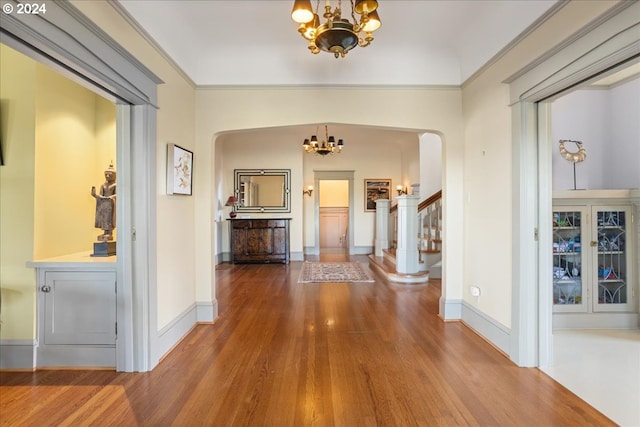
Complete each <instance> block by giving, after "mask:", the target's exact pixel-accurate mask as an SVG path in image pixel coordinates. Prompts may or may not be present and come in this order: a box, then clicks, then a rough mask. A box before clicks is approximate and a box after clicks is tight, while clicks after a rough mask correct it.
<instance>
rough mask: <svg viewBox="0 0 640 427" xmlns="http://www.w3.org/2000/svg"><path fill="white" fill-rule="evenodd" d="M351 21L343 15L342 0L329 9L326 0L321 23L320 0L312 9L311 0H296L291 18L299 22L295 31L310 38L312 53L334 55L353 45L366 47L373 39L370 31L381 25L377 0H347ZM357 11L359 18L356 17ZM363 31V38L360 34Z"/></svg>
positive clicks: (341, 54)
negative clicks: (348, 1) (322, 22)
mask: <svg viewBox="0 0 640 427" xmlns="http://www.w3.org/2000/svg"><path fill="white" fill-rule="evenodd" d="M350 2H351V19H352V20H351V21H350V20H349V19H347V18H343V17H342V0H338V5H337V6H336V8H335V9H334V10H333V12H332V11H331V1H330V0H325V6H324V14H323V15H322V17H323V18H324V19H325V23H324V24H320V17H319V16H318V9H319V8H320V0H317V3H316V10H315V12H314V11H313V9H312V8H311V0H295V1H294V3H293V10H292V11H291V18H293V20H294V21H295V22H297V23H298V24H300V26H299V27H298V32H299V33H300V34H301V35H302V37H304V38H305V39H306V40H308V41H309V50H310V51H311V53H313V54H317V53H320V51H321V50H323V51H325V52H330V53H333V54H334V56H335V57H336V58H339V57H343V58H344V57H345V55H346V54H347V53H348V52H349V51H350V50H351V49H353V48H354V47H356V46H360V47H366V46H369V45H370V44H371V42H372V41H373V35H372V34H373V31H375V30H377V29H378V28H380V25H382V24H381V22H380V18H379V17H378V12H377V9H378V2H377V1H376V0H355V3H354V0H350ZM356 14H358V15H360V20H359V21H358V19H356ZM360 33H364V38H362V37H360Z"/></svg>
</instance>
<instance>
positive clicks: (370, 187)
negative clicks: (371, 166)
mask: <svg viewBox="0 0 640 427" xmlns="http://www.w3.org/2000/svg"><path fill="white" fill-rule="evenodd" d="M378 199H387V200H391V180H390V179H365V180H364V201H365V203H364V211H365V212H375V211H376V200H378Z"/></svg>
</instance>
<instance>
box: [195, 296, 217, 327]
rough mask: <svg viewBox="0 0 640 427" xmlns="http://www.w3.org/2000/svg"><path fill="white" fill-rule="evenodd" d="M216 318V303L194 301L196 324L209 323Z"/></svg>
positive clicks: (215, 301)
mask: <svg viewBox="0 0 640 427" xmlns="http://www.w3.org/2000/svg"><path fill="white" fill-rule="evenodd" d="M217 318H218V301H217V300H214V301H196V322H200V323H210V322H213V321H214V320H216V319H217Z"/></svg>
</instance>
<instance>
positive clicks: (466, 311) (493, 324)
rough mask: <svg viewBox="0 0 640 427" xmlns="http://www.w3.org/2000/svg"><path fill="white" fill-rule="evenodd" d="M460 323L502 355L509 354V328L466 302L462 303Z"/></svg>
mask: <svg viewBox="0 0 640 427" xmlns="http://www.w3.org/2000/svg"><path fill="white" fill-rule="evenodd" d="M462 321H463V322H464V323H465V324H466V325H467V326H469V327H470V328H471V329H473V330H474V331H475V332H476V333H477V334H478V335H480V336H482V337H483V338H484V339H486V340H487V341H489V342H490V343H491V344H493V345H494V346H496V347H497V348H498V349H500V350H501V351H502V352H503V353H505V354H507V355H508V354H510V353H509V342H510V340H511V338H510V336H511V330H510V329H509V328H507V327H506V326H504V325H502V324H501V323H498V322H497V321H496V320H494V319H492V318H491V317H489V316H487V315H486V314H484V313H483V312H481V311H480V310H478V309H477V308H475V307H474V306H472V305H471V304H468V303H467V302H466V301H463V302H462Z"/></svg>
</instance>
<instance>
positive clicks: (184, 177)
mask: <svg viewBox="0 0 640 427" xmlns="http://www.w3.org/2000/svg"><path fill="white" fill-rule="evenodd" d="M192 185H193V152H191V151H189V150H187V149H185V148H182V147H180V146H178V145H175V144H168V145H167V194H182V195H186V196H191V194H192Z"/></svg>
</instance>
